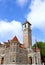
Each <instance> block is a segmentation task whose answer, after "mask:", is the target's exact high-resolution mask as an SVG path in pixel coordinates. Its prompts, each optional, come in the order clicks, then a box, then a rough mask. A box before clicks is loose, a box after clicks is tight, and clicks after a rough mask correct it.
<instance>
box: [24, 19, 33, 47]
mask: <svg viewBox="0 0 45 65" xmlns="http://www.w3.org/2000/svg"><path fill="white" fill-rule="evenodd" d="M23 44H24V47H25V48H31V47H32V38H31V24H30V23H29V22H28V21H27V20H26V22H25V23H24V24H23Z"/></svg>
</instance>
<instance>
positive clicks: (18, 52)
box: [0, 21, 41, 64]
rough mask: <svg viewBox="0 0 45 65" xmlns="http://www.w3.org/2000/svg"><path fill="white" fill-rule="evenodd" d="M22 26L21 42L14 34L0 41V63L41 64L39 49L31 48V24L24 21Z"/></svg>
mask: <svg viewBox="0 0 45 65" xmlns="http://www.w3.org/2000/svg"><path fill="white" fill-rule="evenodd" d="M22 28H23V44H21V43H20V42H19V40H18V38H17V37H16V36H14V38H13V39H11V40H8V42H3V43H4V44H1V43H0V64H41V56H40V49H39V48H38V47H36V48H34V49H32V38H31V37H32V35H31V24H30V23H29V22H28V21H26V22H25V23H24V24H23V25H22Z"/></svg>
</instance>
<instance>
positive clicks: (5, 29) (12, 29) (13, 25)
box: [0, 20, 22, 42]
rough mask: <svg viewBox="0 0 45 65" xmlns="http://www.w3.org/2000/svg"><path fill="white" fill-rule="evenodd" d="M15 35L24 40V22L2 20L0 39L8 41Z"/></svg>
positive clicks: (0, 22) (0, 23)
mask: <svg viewBox="0 0 45 65" xmlns="http://www.w3.org/2000/svg"><path fill="white" fill-rule="evenodd" d="M15 35H16V36H17V37H18V39H19V41H20V42H22V24H21V23H20V22H19V21H15V20H13V21H11V22H7V21H0V41H7V40H9V39H12V38H13V37H14V36H15Z"/></svg>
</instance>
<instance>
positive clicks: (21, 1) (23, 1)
mask: <svg viewBox="0 0 45 65" xmlns="http://www.w3.org/2000/svg"><path fill="white" fill-rule="evenodd" d="M27 2H28V0H16V3H17V4H18V6H20V7H23V6H24V5H26V4H27Z"/></svg>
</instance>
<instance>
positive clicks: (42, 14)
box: [27, 0, 45, 33]
mask: <svg viewBox="0 0 45 65" xmlns="http://www.w3.org/2000/svg"><path fill="white" fill-rule="evenodd" d="M29 9H31V12H29V13H28V14H27V20H28V21H30V22H31V24H32V27H33V28H38V29H40V30H41V31H42V32H43V33H45V0H32V2H31V5H30V7H29Z"/></svg>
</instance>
